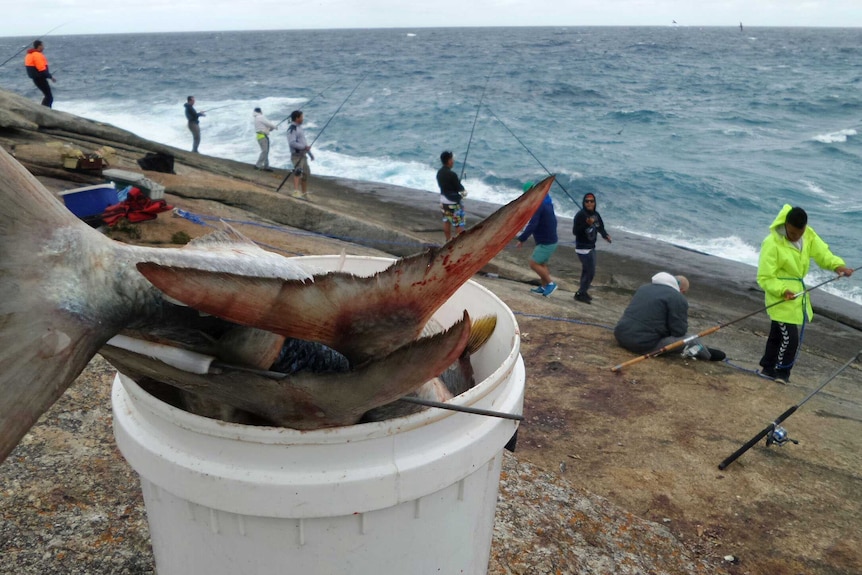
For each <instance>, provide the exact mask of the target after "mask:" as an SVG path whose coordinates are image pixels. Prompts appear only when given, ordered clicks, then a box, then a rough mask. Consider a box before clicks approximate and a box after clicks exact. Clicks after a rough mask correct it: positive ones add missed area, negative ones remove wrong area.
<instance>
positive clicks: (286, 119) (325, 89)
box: [275, 80, 338, 128]
mask: <svg viewBox="0 0 862 575" xmlns="http://www.w3.org/2000/svg"><path fill="white" fill-rule="evenodd" d="M336 82H338V80H335V82H333V83H332V84H330V85H329V86H327V87H326V88H324V89H323V90H321V91H320V92H318V93H317V94H316V95H315V96H314V97H313V98H312V99H311V100H309V101H308V102H306V103H305V105H304V106H302V108H305V107H307V106H309V105H311V103H312V102H314V101H315V100H316V99H317V96H322V95H323V93H324V92H326V91H327V90H329V89H330V88H332V87H333V86H335V83H336ZM302 108H297V109H298V110H300V111H301V110H302ZM291 113H293V112H291ZM288 120H290V116H288V117H287V118H285V119H284V120H282V121H281V122H279V123H278V124H276V125H275V127H276V128H277V127H279V126H281V125H282V124H284V123H285V122H286V121H288Z"/></svg>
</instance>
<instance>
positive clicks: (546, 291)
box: [542, 282, 557, 297]
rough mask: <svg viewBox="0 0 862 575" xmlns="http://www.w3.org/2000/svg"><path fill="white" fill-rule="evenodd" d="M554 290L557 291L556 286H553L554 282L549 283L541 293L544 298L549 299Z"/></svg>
mask: <svg viewBox="0 0 862 575" xmlns="http://www.w3.org/2000/svg"><path fill="white" fill-rule="evenodd" d="M556 289H557V284H555V283H554V282H551V283H549V284H548V285H546V286H545V289H544V291H543V292H542V295H543V296H545V297H551V294H552V293H554V291H555V290H556Z"/></svg>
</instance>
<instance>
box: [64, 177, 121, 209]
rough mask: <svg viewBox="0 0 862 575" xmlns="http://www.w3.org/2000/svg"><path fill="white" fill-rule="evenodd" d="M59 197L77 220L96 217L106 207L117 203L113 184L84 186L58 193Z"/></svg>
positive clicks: (115, 189)
mask: <svg viewBox="0 0 862 575" xmlns="http://www.w3.org/2000/svg"><path fill="white" fill-rule="evenodd" d="M59 196H60V197H61V198H62V199H63V203H64V204H66V207H67V208H69V211H70V212H72V213H73V214H75V215H76V216H78V217H79V218H88V217H91V216H98V215H99V214H101V213H102V212H104V211H105V208H107V207H108V206H113V205H114V204H116V203H117V187H116V186H115V185H114V183H113V182H109V183H107V184H98V185H95V186H85V187H83V188H75V189H72V190H66V191H65V192H60V193H59Z"/></svg>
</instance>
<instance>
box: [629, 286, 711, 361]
mask: <svg viewBox="0 0 862 575" xmlns="http://www.w3.org/2000/svg"><path fill="white" fill-rule="evenodd" d="M688 288H689V283H688V279H686V278H685V276H672V275H670V274H669V273H667V272H659V273H657V274H655V275H654V276H653V277H652V282H651V283H648V284H646V285H642V286H641V287H639V288H638V289H637V291H636V292H635V295H634V297H632V301H631V302H629V305H628V307H626V309H625V311H624V312H623V316H622V317H621V318H620V321H618V322H617V325H616V327H614V337H615V338H616V340H617V343H619V344H620V345H621V346H622V347H624V348H625V349H627V350H629V351H631V352H634V353H639V354H645V353H650V352H653V351H656V350H658V349H661V348H662V347H664V346H666V345H669V344H671V343H674V342H676V341H679V340H681V339H683V338H685V337H687V335H686V332H687V331H688V300H686V299H685V293H686V292H688ZM683 355H684V356H687V357H695V358H697V359H702V360H712V361H720V360H722V359H724V358H725V354H724V352H723V351H721V350H718V349H711V348H708V347H705V346H704V345H703V344H701V343H700V342H698V341H697V339H694V340H692V341H691V342H689V343H688V345H686V347H685V349H684V350H683Z"/></svg>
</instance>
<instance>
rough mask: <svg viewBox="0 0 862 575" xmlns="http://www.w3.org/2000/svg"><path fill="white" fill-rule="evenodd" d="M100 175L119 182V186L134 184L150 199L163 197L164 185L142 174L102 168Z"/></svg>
mask: <svg viewBox="0 0 862 575" xmlns="http://www.w3.org/2000/svg"><path fill="white" fill-rule="evenodd" d="M102 175H103V176H104V177H106V178H108V179H109V180H111V181H112V182H115V183H117V184H119V185H120V186H121V187H126V186H135V187H136V188H138V189H139V190H141V191H142V192H143V193H144V195H145V196H147V197H148V198H150V199H151V200H161V199H162V198H164V197H165V187H164V186H163V185H161V184H159V183H157V182H154V181H152V180H151V179H149V178H148V177H146V176H145V175H144V174H139V173H138V172H130V171H128V170H118V169H116V168H110V169H108V170H103V171H102Z"/></svg>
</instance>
